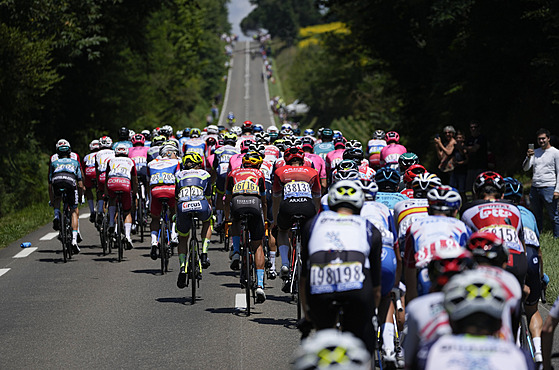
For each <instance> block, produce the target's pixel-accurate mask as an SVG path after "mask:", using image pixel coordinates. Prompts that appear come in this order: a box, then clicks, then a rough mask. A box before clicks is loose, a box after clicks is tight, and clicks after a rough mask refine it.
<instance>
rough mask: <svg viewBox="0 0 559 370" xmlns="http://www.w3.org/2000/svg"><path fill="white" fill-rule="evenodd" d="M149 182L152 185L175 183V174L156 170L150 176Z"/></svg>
mask: <svg viewBox="0 0 559 370" xmlns="http://www.w3.org/2000/svg"><path fill="white" fill-rule="evenodd" d="M149 183H150V185H158V184H174V183H175V175H174V174H172V173H168V172H156V173H154V174H152V175H151V176H150V178H149Z"/></svg>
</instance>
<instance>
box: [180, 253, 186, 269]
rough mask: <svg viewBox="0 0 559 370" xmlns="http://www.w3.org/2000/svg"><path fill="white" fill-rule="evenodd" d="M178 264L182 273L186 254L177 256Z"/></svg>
mask: <svg viewBox="0 0 559 370" xmlns="http://www.w3.org/2000/svg"><path fill="white" fill-rule="evenodd" d="M179 264H180V267H181V271H183V270H184V267H185V266H186V254H185V253H181V254H179Z"/></svg>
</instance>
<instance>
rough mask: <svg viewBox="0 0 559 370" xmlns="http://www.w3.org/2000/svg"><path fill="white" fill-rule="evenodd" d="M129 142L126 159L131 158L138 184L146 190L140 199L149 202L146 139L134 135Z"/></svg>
mask: <svg viewBox="0 0 559 370" xmlns="http://www.w3.org/2000/svg"><path fill="white" fill-rule="evenodd" d="M131 141H132V147H131V148H129V149H128V157H129V158H131V159H132V160H133V161H134V164H135V165H136V173H137V175H138V183H139V184H140V183H141V184H143V185H144V190H146V193H144V194H142V197H143V198H144V199H145V201H146V202H149V200H148V194H147V189H148V179H147V171H148V169H147V157H148V149H149V148H148V147H146V146H145V145H144V144H145V142H146V139H145V137H144V135H143V134H136V135H134V136H132V139H131ZM138 222H139V220H137V219H136V223H138ZM135 226H136V225H135V224H133V225H132V231H134V227H135Z"/></svg>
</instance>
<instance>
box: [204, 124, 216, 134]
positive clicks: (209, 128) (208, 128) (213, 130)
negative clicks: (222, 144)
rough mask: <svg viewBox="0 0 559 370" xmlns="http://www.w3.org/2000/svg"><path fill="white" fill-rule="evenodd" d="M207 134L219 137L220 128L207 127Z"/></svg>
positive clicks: (214, 126)
mask: <svg viewBox="0 0 559 370" xmlns="http://www.w3.org/2000/svg"><path fill="white" fill-rule="evenodd" d="M206 129H207V130H206V132H207V134H208V135H217V134H219V128H217V126H216V125H209V126H208V127H206Z"/></svg>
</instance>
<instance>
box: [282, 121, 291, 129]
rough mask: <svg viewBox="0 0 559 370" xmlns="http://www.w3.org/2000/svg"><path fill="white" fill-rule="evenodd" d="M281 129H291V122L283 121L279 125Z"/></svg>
mask: <svg viewBox="0 0 559 370" xmlns="http://www.w3.org/2000/svg"><path fill="white" fill-rule="evenodd" d="M281 129H282V130H293V126H291V123H284V124H283V125H281Z"/></svg>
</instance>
